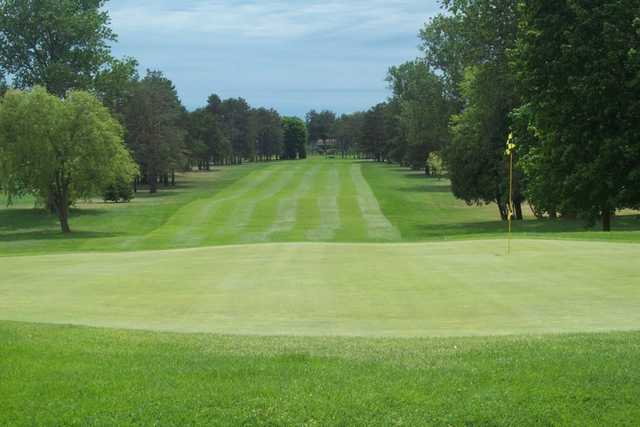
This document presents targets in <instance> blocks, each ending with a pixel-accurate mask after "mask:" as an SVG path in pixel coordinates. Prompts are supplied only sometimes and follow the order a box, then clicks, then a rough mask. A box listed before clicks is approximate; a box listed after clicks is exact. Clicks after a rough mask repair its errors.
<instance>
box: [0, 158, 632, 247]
mask: <svg viewBox="0 0 640 427" xmlns="http://www.w3.org/2000/svg"><path fill="white" fill-rule="evenodd" d="M179 183H180V185H179V186H178V187H177V188H175V189H169V190H164V191H161V193H160V194H158V195H155V196H150V195H148V194H146V193H144V192H141V193H139V195H138V198H136V199H135V200H134V201H133V202H132V203H130V204H107V203H102V202H92V203H80V204H79V205H78V209H76V210H74V211H73V213H72V218H71V225H72V228H73V229H74V231H75V232H74V233H73V235H71V236H62V235H61V234H60V232H59V230H58V226H57V223H56V219H55V218H53V217H51V216H49V215H47V214H45V213H43V212H42V211H38V210H33V209H32V208H31V206H32V205H33V201H32V200H23V201H20V202H19V203H18V204H17V205H16V206H14V207H12V208H10V209H7V208H4V207H0V255H10V254H37V253H53V252H58V251H133V250H147V249H171V248H185V247H198V246H212V245H229V244H238V243H263V242H306V241H312V242H317V241H321V242H396V241H429V240H442V239H454V238H455V239H460V238H476V239H477V238H496V237H498V236H501V235H503V234H504V229H505V225H504V223H502V222H501V221H499V220H498V219H497V210H496V208H495V207H494V206H480V207H478V206H471V207H470V206H467V205H466V204H464V203H463V202H461V201H458V200H456V199H455V198H454V197H453V196H452V195H451V193H450V188H449V183H448V181H446V180H437V179H428V178H425V177H424V176H423V175H422V174H420V173H419V172H410V171H408V170H407V169H403V168H399V167H395V166H389V165H381V164H375V163H372V162H361V161H353V160H344V161H342V160H326V159H321V158H314V159H310V160H307V161H298V162H273V163H269V164H250V165H244V166H240V167H233V168H222V169H219V170H217V171H215V172H211V173H190V174H186V175H184V176H180V177H179ZM614 228H615V229H617V230H618V231H616V232H614V233H601V232H597V231H593V230H589V231H587V230H586V229H585V228H584V225H583V223H581V222H579V221H564V220H563V221H538V220H535V219H532V218H528V220H527V221H525V222H524V223H519V224H516V227H515V233H516V234H515V235H516V237H518V236H522V237H529V238H531V237H536V238H573V239H608V240H628V241H640V219H639V217H638V215H637V214H627V215H623V216H620V217H618V218H616V220H615V221H614Z"/></svg>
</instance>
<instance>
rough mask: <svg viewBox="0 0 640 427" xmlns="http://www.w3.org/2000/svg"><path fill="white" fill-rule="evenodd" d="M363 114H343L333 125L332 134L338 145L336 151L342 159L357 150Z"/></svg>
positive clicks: (360, 136) (360, 137)
mask: <svg viewBox="0 0 640 427" xmlns="http://www.w3.org/2000/svg"><path fill="white" fill-rule="evenodd" d="M364 115H365V113H361V112H356V113H352V114H343V115H342V116H340V118H338V119H337V120H336V122H335V123H334V125H333V131H332V132H333V134H334V136H335V137H336V140H337V143H338V151H339V152H340V154H341V156H342V157H343V158H344V157H346V156H347V154H349V153H353V152H354V151H355V150H357V148H358V143H359V141H360V140H361V139H362V128H363V124H364Z"/></svg>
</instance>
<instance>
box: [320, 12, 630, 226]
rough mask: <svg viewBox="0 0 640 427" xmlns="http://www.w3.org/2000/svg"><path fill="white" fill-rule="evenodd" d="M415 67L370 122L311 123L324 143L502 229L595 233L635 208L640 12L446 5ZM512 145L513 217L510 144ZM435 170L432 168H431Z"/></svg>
mask: <svg viewBox="0 0 640 427" xmlns="http://www.w3.org/2000/svg"><path fill="white" fill-rule="evenodd" d="M441 6H442V9H443V12H442V13H441V14H439V15H437V16H435V17H434V18H432V19H430V20H429V21H428V22H427V23H426V25H425V27H424V28H422V30H421V31H420V35H419V37H420V42H421V51H422V55H421V56H420V57H419V58H417V59H415V60H412V61H409V62H406V63H404V64H401V65H398V66H394V67H391V68H390V69H389V73H388V76H387V82H388V83H389V87H390V89H391V92H392V95H391V96H390V98H389V99H388V100H387V101H386V102H384V103H381V104H379V105H376V106H374V107H372V108H371V109H369V110H368V111H366V112H358V113H354V114H350V115H343V116H341V117H336V116H335V114H333V113H331V112H321V113H317V112H315V111H312V112H310V113H309V114H308V115H307V125H308V127H309V136H310V140H311V141H312V142H313V141H314V140H317V139H325V138H331V139H335V140H336V146H337V147H338V150H339V151H340V152H342V153H356V152H357V153H362V154H364V155H366V156H367V157H370V158H372V159H375V160H378V161H391V162H397V163H400V164H403V165H406V166H408V167H411V168H414V169H422V168H424V169H425V171H426V172H427V173H430V172H433V171H430V170H429V169H430V165H431V166H432V167H433V165H435V164H439V162H438V161H439V160H441V161H442V162H443V164H444V168H445V169H446V171H447V174H448V176H449V177H450V179H451V184H452V190H453V193H454V195H455V196H456V197H458V198H459V199H462V200H464V201H466V202H467V203H469V204H485V203H486V204H488V203H495V204H496V205H497V206H498V211H499V214H500V217H501V218H502V219H504V220H506V219H507V218H508V217H509V216H510V215H513V216H514V217H515V218H517V219H522V217H523V214H522V210H523V209H522V206H523V204H525V203H528V204H529V205H530V206H531V209H532V211H533V212H534V213H535V215H536V216H538V217H539V218H543V217H550V218H556V217H567V218H581V219H583V220H585V221H586V223H587V224H589V225H592V224H594V223H595V222H596V221H598V220H600V221H601V223H602V228H603V229H604V230H607V231H608V230H610V228H611V218H612V216H613V215H614V214H615V212H616V211H617V210H619V209H624V208H631V209H638V208H640V0H628V1H625V2H621V1H617V0H601V1H591V0H575V1H568V0H562V1H557V0H527V1H524V0H442V1H441ZM510 134H511V135H512V136H513V140H514V142H515V144H516V155H515V160H516V164H515V177H514V178H515V179H514V185H515V191H514V205H513V206H514V212H510V210H509V205H508V198H509V195H508V187H507V182H508V179H507V174H508V165H507V163H506V156H505V148H506V147H505V145H506V141H507V139H508V136H509V135H510ZM430 158H431V159H434V158H435V161H427V159H430Z"/></svg>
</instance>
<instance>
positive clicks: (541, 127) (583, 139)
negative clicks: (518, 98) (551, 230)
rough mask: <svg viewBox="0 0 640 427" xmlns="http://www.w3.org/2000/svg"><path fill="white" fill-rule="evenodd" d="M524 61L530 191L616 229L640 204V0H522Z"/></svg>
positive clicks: (550, 204)
mask: <svg viewBox="0 0 640 427" xmlns="http://www.w3.org/2000/svg"><path fill="white" fill-rule="evenodd" d="M521 26H522V31H521V32H520V36H519V40H518V45H517V50H516V53H515V62H516V67H517V71H518V74H517V76H518V80H519V83H520V88H521V90H522V93H523V96H524V100H525V103H526V105H527V108H528V109H529V111H530V127H531V128H532V129H534V131H535V134H536V136H537V141H534V143H533V144H529V145H528V147H527V150H525V152H524V153H523V154H524V164H525V167H526V169H527V171H528V173H529V174H531V175H532V180H533V185H531V187H530V188H529V189H528V191H529V193H530V194H531V197H532V198H534V199H536V200H538V201H540V202H541V203H543V204H544V205H546V206H545V207H546V208H547V209H556V208H557V209H558V210H559V211H567V210H568V211H574V212H576V213H577V214H578V215H579V216H581V217H583V218H585V219H586V220H587V221H588V222H589V223H593V222H595V221H596V220H598V219H600V220H601V221H602V228H603V230H605V231H609V230H610V229H611V217H612V215H613V214H614V212H615V211H616V209H619V208H624V207H637V206H638V205H639V204H640V127H639V126H638V122H639V120H640V62H639V58H638V51H639V50H640V49H639V48H640V0H628V1H624V2H622V1H614V0H600V1H591V0H574V1H552V0H531V1H527V2H523V3H522V20H521Z"/></svg>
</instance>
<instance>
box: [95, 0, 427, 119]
mask: <svg viewBox="0 0 640 427" xmlns="http://www.w3.org/2000/svg"><path fill="white" fill-rule="evenodd" d="M107 8H108V10H109V13H110V15H111V18H112V26H113V28H114V30H115V32H116V33H117V34H118V35H119V43H118V44H117V45H116V46H115V47H114V52H115V53H116V54H117V55H130V56H133V57H136V58H138V59H139V60H140V62H141V65H142V68H156V69H161V70H163V71H166V72H167V74H168V76H169V77H170V78H171V79H173V80H174V83H175V84H176V86H177V88H178V90H179V91H180V93H181V95H182V98H183V100H184V101H185V103H186V104H187V106H189V107H191V108H193V107H195V106H197V105H200V104H201V103H203V102H204V100H205V99H206V96H207V94H209V93H212V92H218V93H220V94H221V95H223V96H243V97H246V98H247V99H248V100H249V101H250V102H255V103H256V105H265V106H273V107H275V108H278V109H281V110H283V112H284V113H287V114H303V113H304V112H305V111H306V110H308V109H310V108H321V107H322V108H327V107H331V106H332V108H333V109H335V110H337V111H339V112H345V111H353V110H357V109H366V108H368V107H369V106H371V105H373V104H375V103H377V102H380V101H382V100H384V98H385V97H386V92H385V90H386V85H385V83H384V76H385V74H386V71H387V69H388V67H389V66H391V65H396V64H398V63H400V62H403V61H405V60H409V59H412V58H413V57H415V56H416V55H418V54H419V52H418V50H417V49H416V46H417V45H418V40H417V33H418V31H419V29H420V28H421V27H422V26H423V25H424V22H425V21H426V20H427V19H428V18H429V17H430V16H432V15H433V14H434V13H436V12H437V1H436V0H342V1H339V0H326V1H320V0H253V1H247V0H245V1H241V0H214V1H210V0H209V1H206V0H182V1H170V0H137V1H131V0H111V1H110V2H109V3H107ZM269 100H270V101H269ZM329 104H331V105H329Z"/></svg>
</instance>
